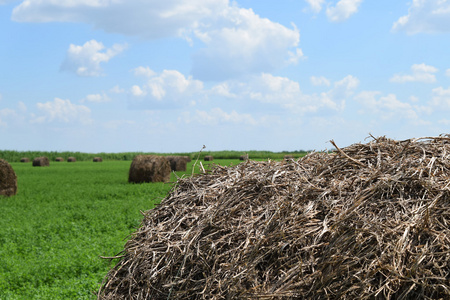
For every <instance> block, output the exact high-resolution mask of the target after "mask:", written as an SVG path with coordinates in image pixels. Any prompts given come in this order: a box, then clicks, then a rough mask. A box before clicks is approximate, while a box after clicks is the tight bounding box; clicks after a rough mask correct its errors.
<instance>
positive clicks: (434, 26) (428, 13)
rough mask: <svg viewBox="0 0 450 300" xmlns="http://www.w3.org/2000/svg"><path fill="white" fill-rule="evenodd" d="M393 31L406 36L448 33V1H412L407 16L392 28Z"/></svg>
mask: <svg viewBox="0 0 450 300" xmlns="http://www.w3.org/2000/svg"><path fill="white" fill-rule="evenodd" d="M392 29H393V30H394V31H405V32H406V33H408V34H416V33H421V32H423V33H434V32H450V2H449V1H448V0H413V1H412V3H410V7H409V9H408V14H407V15H405V16H402V17H400V18H399V19H398V20H397V21H396V22H395V23H394V25H393V26H392Z"/></svg>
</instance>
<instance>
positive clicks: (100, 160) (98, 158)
mask: <svg viewBox="0 0 450 300" xmlns="http://www.w3.org/2000/svg"><path fill="white" fill-rule="evenodd" d="M92 161H93V162H103V159H102V158H101V157H94V159H93V160H92Z"/></svg>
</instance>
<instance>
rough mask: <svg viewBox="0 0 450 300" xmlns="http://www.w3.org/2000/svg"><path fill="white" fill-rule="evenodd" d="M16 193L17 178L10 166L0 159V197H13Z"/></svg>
mask: <svg viewBox="0 0 450 300" xmlns="http://www.w3.org/2000/svg"><path fill="white" fill-rule="evenodd" d="M16 193H17V176H16V173H15V172H14V170H13V168H12V167H11V165H10V164H9V163H8V162H7V161H6V160H4V159H1V158H0V195H1V196H7V197H9V196H13V195H15V194H16Z"/></svg>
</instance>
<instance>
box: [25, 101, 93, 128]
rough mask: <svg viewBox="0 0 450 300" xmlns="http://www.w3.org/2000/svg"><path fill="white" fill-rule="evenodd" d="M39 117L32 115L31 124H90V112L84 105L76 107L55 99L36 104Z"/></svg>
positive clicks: (68, 102) (70, 103)
mask: <svg viewBox="0 0 450 300" xmlns="http://www.w3.org/2000/svg"><path fill="white" fill-rule="evenodd" d="M36 106H37V108H38V110H39V111H40V113H39V115H37V116H35V115H33V119H32V120H31V122H32V123H51V122H62V123H73V122H80V123H82V124H84V125H88V124H90V123H91V122H92V120H91V118H90V114H91V110H90V109H89V108H88V107H86V106H84V105H76V104H73V103H72V102H70V100H63V99H60V98H55V99H54V100H53V101H48V102H45V103H37V104H36Z"/></svg>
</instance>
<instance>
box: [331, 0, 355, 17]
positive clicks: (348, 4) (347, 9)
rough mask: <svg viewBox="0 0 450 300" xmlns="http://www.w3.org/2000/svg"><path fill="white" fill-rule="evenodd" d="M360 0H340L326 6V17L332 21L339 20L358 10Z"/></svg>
mask: <svg viewBox="0 0 450 300" xmlns="http://www.w3.org/2000/svg"><path fill="white" fill-rule="evenodd" d="M361 3H362V0H340V1H339V2H338V3H336V5H335V6H334V7H333V6H330V7H328V8H327V11H326V13H327V17H328V19H329V20H330V21H332V22H341V21H344V20H346V19H348V18H350V16H351V15H353V14H355V13H356V12H358V8H359V6H360V5H361Z"/></svg>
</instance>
